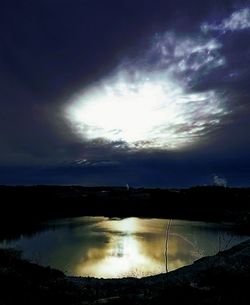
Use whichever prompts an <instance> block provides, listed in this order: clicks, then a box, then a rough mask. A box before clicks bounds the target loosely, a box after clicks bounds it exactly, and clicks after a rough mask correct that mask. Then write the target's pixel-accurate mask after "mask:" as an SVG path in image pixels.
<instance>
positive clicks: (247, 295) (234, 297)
mask: <svg viewBox="0 0 250 305" xmlns="http://www.w3.org/2000/svg"><path fill="white" fill-rule="evenodd" d="M249 283H250V240H249V241H246V242H244V243H241V244H240V245H238V246H235V247H233V248H232V249H230V250H226V251H223V252H220V253H218V254H217V255H215V256H211V257H205V258H202V259H200V260H198V261H196V262H195V263H194V264H193V265H190V266H187V267H183V268H181V269H178V270H176V271H173V272H170V273H168V274H162V275H158V276H151V277H146V278H142V279H133V278H128V279H119V280H115V279H114V280H103V279H99V280H98V279H93V278H79V277H66V276H65V275H64V274H63V273H62V272H60V271H57V270H53V269H51V268H49V267H48V268H45V267H41V266H38V265H36V264H33V263H30V262H27V261H24V260H22V259H21V258H20V255H19V253H18V252H15V251H11V250H9V251H8V250H0V288H1V293H0V304H1V305H12V304H27V305H45V304H46V305H50V304H62V305H64V304H65V305H66V304H68V305H73V304H74V305H78V304H117V305H118V304H120V305H121V304H139V305H140V304H157V305H160V304H166V303H167V304H197V305H198V304H199V305H202V304H204V305H205V304H211V305H212V304H213V305H216V304H229V305H230V304H235V305H240V304H246V305H248V304H250V292H249Z"/></svg>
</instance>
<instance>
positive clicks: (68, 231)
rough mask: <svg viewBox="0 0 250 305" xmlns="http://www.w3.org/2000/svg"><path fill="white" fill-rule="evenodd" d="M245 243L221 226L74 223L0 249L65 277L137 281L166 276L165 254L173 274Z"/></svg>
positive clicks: (48, 226)
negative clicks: (16, 251) (17, 252)
mask: <svg viewBox="0 0 250 305" xmlns="http://www.w3.org/2000/svg"><path fill="white" fill-rule="evenodd" d="M169 224H170V226H169V231H168V234H167V227H168V225H169ZM167 235H168V242H166V239H167V238H166V236H167ZM248 238H249V236H242V235H241V236H240V235H237V234H235V233H234V232H233V231H232V230H231V227H230V225H223V224H214V223H205V222H194V221H184V220H172V221H171V223H169V220H167V219H144V218H135V217H131V218H125V219H118V218H117V219H116V218H107V217H78V218H69V219H60V220H54V221H49V222H47V223H45V224H44V229H43V230H42V231H40V232H36V233H34V234H33V235H32V236H20V238H19V239H17V240H4V241H3V242H1V244H0V246H1V247H11V248H16V249H20V250H22V252H23V257H24V258H27V259H29V260H31V261H33V262H36V263H39V264H41V265H44V266H51V267H54V268H57V269H59V270H62V271H63V272H65V273H66V274H67V275H74V276H91V277H97V278H121V277H131V276H132V277H139V278H140V277H143V276H148V275H154V274H159V273H163V272H166V255H165V254H166V253H165V249H166V248H167V249H168V251H167V267H168V270H174V269H177V268H180V267H182V266H185V265H189V264H191V263H193V262H194V261H195V260H197V259H199V258H201V257H203V256H207V255H213V254H215V253H217V252H218V251H219V250H221V251H222V250H225V249H226V248H230V247H231V246H233V245H235V244H237V243H239V242H241V241H244V240H246V239H248Z"/></svg>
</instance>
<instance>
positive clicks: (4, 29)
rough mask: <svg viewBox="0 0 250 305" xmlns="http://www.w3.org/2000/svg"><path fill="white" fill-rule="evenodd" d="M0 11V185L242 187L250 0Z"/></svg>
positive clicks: (12, 6)
mask: <svg viewBox="0 0 250 305" xmlns="http://www.w3.org/2000/svg"><path fill="white" fill-rule="evenodd" d="M0 20H1V26H0V67H1V68H0V107H1V108H0V109H1V110H0V139H1V141H0V184H11V185H15V184H24V185H31V184H65V185H68V184H79V185H86V186H95V185H126V184H127V183H128V184H129V185H131V186H134V187H142V186H143V187H189V186H193V185H209V184H212V183H213V180H214V177H215V176H217V177H220V178H221V179H225V180H226V181H227V183H228V185H229V186H249V185H250V157H249V156H250V135H249V132H250V119H249V118H250V86H249V85H250V69H249V68H250V1H238V0H235V1H231V0H226V1H223V0H219V1H218V0H217V1H214V0H209V1H199V0H189V1H181V0H175V1H174V0H169V1H164V0H133V1H132V0H126V1H123V0H120V1H117V0H116V1H114V0H53V1H51V0H36V1H33V0H25V1H20V0H2V1H1V3H0ZM223 181H224V180H223Z"/></svg>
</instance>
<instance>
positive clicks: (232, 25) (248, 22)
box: [202, 8, 250, 32]
mask: <svg viewBox="0 0 250 305" xmlns="http://www.w3.org/2000/svg"><path fill="white" fill-rule="evenodd" d="M245 29H250V8H244V9H241V10H238V11H236V12H233V13H232V14H231V15H230V16H229V17H228V18H225V19H223V20H222V21H221V22H220V23H217V24H214V23H212V24H209V23H204V24H203V25H202V30H203V31H204V32H208V31H222V32H227V31H239V30H245Z"/></svg>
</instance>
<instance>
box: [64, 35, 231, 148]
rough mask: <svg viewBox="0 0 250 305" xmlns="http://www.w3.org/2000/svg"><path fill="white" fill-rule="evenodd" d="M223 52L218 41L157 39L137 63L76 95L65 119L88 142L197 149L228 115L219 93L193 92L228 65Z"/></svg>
mask: <svg viewBox="0 0 250 305" xmlns="http://www.w3.org/2000/svg"><path fill="white" fill-rule="evenodd" d="M220 47H221V45H220V44H219V43H218V42H217V41H216V40H215V39H209V40H204V39H201V38H199V39H192V38H178V37H176V35H174V34H173V33H167V34H164V35H159V36H158V37H157V38H156V39H155V40H154V43H153V46H152V47H151V48H150V49H149V50H148V51H147V52H145V54H144V56H142V57H141V58H140V60H138V63H137V64H134V65H132V64H126V65H121V67H120V68H119V69H118V70H117V71H116V72H115V73H114V74H113V75H112V76H109V77H107V78H105V79H103V80H102V81H100V82H99V83H98V84H95V85H93V86H92V87H90V88H88V89H87V90H85V92H83V93H82V94H80V95H78V96H77V97H76V98H75V99H74V100H73V102H72V103H71V104H70V105H68V106H67V108H66V117H67V118H68V120H69V121H70V122H71V124H72V127H73V129H74V130H75V131H76V133H78V134H79V135H81V136H82V137H83V138H84V139H85V140H88V141H93V140H96V139H103V140H104V141H106V142H109V143H112V144H113V145H114V146H117V145H126V147H128V148H130V149H180V148H182V147H185V146H187V145H190V144H193V143H195V142H197V140H198V139H199V138H200V137H202V136H204V135H205V134H207V133H208V132H209V131H210V130H211V129H212V128H213V127H214V126H217V125H218V124H219V123H220V121H221V118H222V117H223V116H224V115H225V114H226V113H227V111H226V110H225V107H224V102H223V99H222V98H221V96H220V94H219V93H218V92H216V91H213V90H209V91H203V92H194V91H193V90H192V85H193V84H194V83H195V82H196V80H197V79H198V78H200V77H202V75H203V74H206V73H208V72H209V71H210V70H211V69H214V68H217V67H218V66H221V65H224V64H225V60H224V58H223V57H222V56H221V55H220V53H219V49H220ZM118 143H120V144H118ZM121 143H122V144H121Z"/></svg>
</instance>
